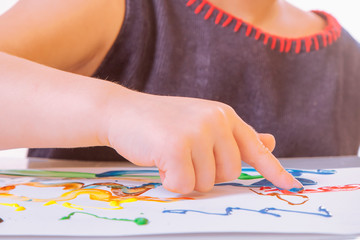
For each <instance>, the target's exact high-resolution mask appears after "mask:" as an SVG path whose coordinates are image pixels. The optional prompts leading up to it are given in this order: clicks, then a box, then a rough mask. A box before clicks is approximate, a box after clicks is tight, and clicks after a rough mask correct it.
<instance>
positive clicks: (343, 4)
mask: <svg viewBox="0 0 360 240" xmlns="http://www.w3.org/2000/svg"><path fill="white" fill-rule="evenodd" d="M16 2H17V0H0V14H2V13H3V12H5V11H6V10H7V9H9V8H11V7H12V6H13V5H14V4H15V3H16ZM288 2H290V3H292V4H293V5H296V6H298V7H300V8H302V9H304V10H325V11H327V12H329V13H331V14H332V15H333V16H335V17H336V18H337V20H338V21H339V22H340V24H341V25H342V26H343V27H345V28H346V29H347V30H348V31H349V32H350V33H351V34H352V35H353V36H354V38H355V39H357V40H358V41H360V27H359V19H360V17H359V8H358V7H357V6H358V3H359V0H288ZM25 155H26V149H14V150H5V151H0V157H23V156H25Z"/></svg>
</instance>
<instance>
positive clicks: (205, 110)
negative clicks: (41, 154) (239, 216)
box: [0, 1, 301, 193]
mask: <svg viewBox="0 0 360 240" xmlns="http://www.w3.org/2000/svg"><path fill="white" fill-rule="evenodd" d="M54 2H55V1H54ZM74 2H75V1H74ZM1 21H2V19H0V22H1ZM24 24H25V22H24ZM44 34H45V33H44ZM45 36H46V34H45ZM59 36H61V33H59ZM14 41H15V42H16V41H19V40H18V39H14ZM5 42H6V41H0V44H2V43H5ZM36 43H37V41H35V42H34V43H32V44H34V46H37V44H36ZM10 45H11V44H10ZM2 46H6V44H3V45H2ZM30 47H31V46H30ZM69 47H71V46H69ZM3 49H5V50H7V48H6V47H4V48H3ZM15 49H16V50H18V49H19V48H15ZM39 49H41V48H39ZM10 50H11V49H10ZM8 52H11V51H8ZM21 53H22V52H20V54H19V55H22V54H21ZM60 55H61V54H60ZM80 55H81V54H80ZM31 56H32V55H31ZM35 56H37V55H36V54H35ZM44 56H47V55H46V54H44ZM74 56H75V57H74ZM74 56H73V58H71V59H72V60H71V61H73V59H77V55H76V54H75V55H74ZM30 59H31V58H30ZM40 59H43V58H40ZM50 59H51V60H53V59H54V60H57V57H54V58H50ZM59 59H60V60H61V57H59ZM39 62H41V61H39ZM50 62H51V61H50ZM60 62H61V63H63V64H65V63H66V61H60ZM74 62H76V61H74ZM45 64H48V65H51V64H49V63H47V62H46V63H45ZM55 65H56V67H58V68H61V67H59V66H60V65H61V64H59V65H58V64H55ZM65 70H68V68H65ZM0 114H1V116H2V120H1V121H0V132H1V138H0V147H1V148H2V149H6V148H15V147H81V146H95V145H99V146H102V145H106V146H110V147H113V148H115V149H116V150H117V151H118V152H119V153H120V154H122V155H123V156H124V157H126V158H128V159H129V160H130V161H132V162H133V163H135V164H138V165H142V166H153V165H156V166H157V167H158V168H159V170H160V172H161V176H162V180H163V184H164V187H165V188H167V189H169V190H171V191H175V192H181V193H187V192H190V191H192V190H194V189H195V190H198V191H207V190H209V189H211V188H212V186H213V185H214V183H215V182H219V181H229V180H232V179H235V178H236V177H237V176H239V174H240V171H241V159H242V160H244V161H245V162H248V163H249V164H251V165H252V166H254V167H255V168H256V169H257V170H258V171H259V172H260V173H261V174H263V175H264V177H266V178H267V179H269V180H270V181H272V182H273V183H274V184H275V185H276V186H278V187H281V188H284V189H291V188H299V187H301V184H300V183H299V182H297V181H296V180H295V179H294V178H293V177H292V176H291V175H290V174H289V173H287V172H286V171H285V170H284V169H283V168H282V167H281V165H280V164H279V162H278V161H277V159H276V158H275V157H274V156H273V155H272V154H271V153H270V151H269V150H268V149H267V148H265V147H264V146H263V145H262V142H261V141H260V140H259V136H258V134H257V133H256V132H255V131H254V130H253V129H252V128H251V127H250V126H248V125H247V124H246V123H244V122H243V121H242V120H241V119H240V118H239V117H238V116H237V115H236V114H235V112H234V111H233V110H232V109H231V108H230V107H229V106H227V105H225V104H222V103H219V102H213V101H207V100H201V99H192V98H181V97H162V96H155V95H149V94H143V93H138V92H134V91H131V90H128V89H126V88H124V87H121V86H119V85H116V84H114V83H110V82H107V81H103V80H98V79H94V78H89V77H85V76H81V75H77V74H72V73H69V72H65V71H61V70H57V69H54V68H51V67H47V66H44V65H40V64H37V63H34V62H31V61H28V60H25V59H23V58H19V57H14V56H11V55H8V54H4V53H2V54H0ZM261 138H262V139H263V142H265V144H266V145H267V146H268V147H269V148H273V145H274V142H273V140H272V139H271V137H267V136H266V135H264V136H262V137H261Z"/></svg>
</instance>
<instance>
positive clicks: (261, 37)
mask: <svg viewBox="0 0 360 240" xmlns="http://www.w3.org/2000/svg"><path fill="white" fill-rule="evenodd" d="M186 6H187V7H192V8H193V9H194V13H195V14H197V15H203V19H204V20H209V19H214V21H213V22H214V24H215V25H220V26H221V27H223V28H225V27H228V28H230V27H231V28H232V29H233V32H234V33H240V34H241V33H242V35H245V36H246V37H250V38H253V39H255V40H257V41H262V42H263V44H264V45H266V46H269V48H270V49H271V50H274V51H278V52H280V53H295V54H299V53H303V52H306V53H308V52H311V51H318V50H320V49H322V48H325V47H327V46H330V45H332V44H333V43H334V42H336V41H337V40H338V39H339V37H340V36H341V30H342V27H341V25H340V24H339V22H338V21H337V20H336V18H335V17H333V16H332V15H331V14H329V13H327V12H325V11H319V10H313V11H312V12H314V13H316V14H318V15H319V16H320V17H322V18H324V20H325V21H326V26H325V28H324V29H323V30H321V31H319V32H318V33H315V34H312V35H308V36H304V37H296V38H289V37H282V36H277V35H274V34H270V33H268V32H266V31H263V30H262V29H260V28H258V27H256V26H254V25H252V24H251V23H248V22H246V21H244V20H243V19H241V18H239V17H235V16H233V15H231V14H230V13H228V12H226V11H224V10H222V9H221V8H219V7H217V6H215V5H213V4H212V3H210V2H208V1H207V0H187V3H186Z"/></svg>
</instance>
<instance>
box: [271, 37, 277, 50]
mask: <svg viewBox="0 0 360 240" xmlns="http://www.w3.org/2000/svg"><path fill="white" fill-rule="evenodd" d="M271 40H272V43H271V49H275V47H276V37H271Z"/></svg>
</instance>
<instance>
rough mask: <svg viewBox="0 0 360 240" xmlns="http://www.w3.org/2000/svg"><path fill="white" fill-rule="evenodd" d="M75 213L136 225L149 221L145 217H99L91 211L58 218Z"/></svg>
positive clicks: (63, 218)
mask: <svg viewBox="0 0 360 240" xmlns="http://www.w3.org/2000/svg"><path fill="white" fill-rule="evenodd" d="M75 214H85V215H89V216H92V217H96V218H100V219H105V220H111V221H123V222H134V223H136V224H137V225H146V224H148V223H149V220H148V219H147V218H135V219H134V220H133V219H127V218H108V217H101V216H98V215H95V214H92V213H88V212H72V213H70V214H69V215H67V216H64V217H62V218H60V219H59V220H69V219H70V218H71V217H72V216H74V215H75Z"/></svg>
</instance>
